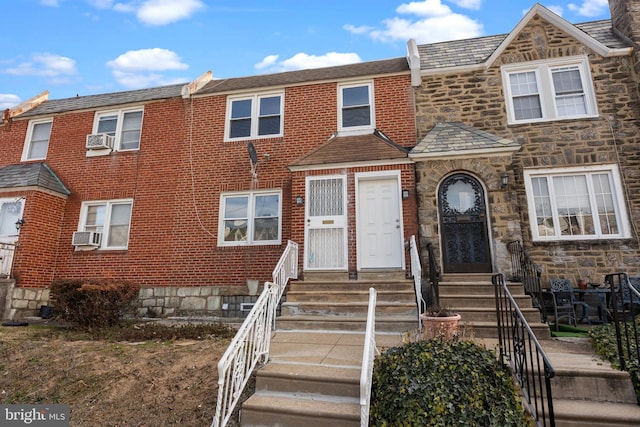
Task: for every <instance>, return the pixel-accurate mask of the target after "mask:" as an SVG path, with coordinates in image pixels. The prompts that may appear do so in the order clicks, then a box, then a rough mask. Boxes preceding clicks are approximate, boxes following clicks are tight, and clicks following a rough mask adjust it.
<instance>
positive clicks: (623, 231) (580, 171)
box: [523, 164, 631, 242]
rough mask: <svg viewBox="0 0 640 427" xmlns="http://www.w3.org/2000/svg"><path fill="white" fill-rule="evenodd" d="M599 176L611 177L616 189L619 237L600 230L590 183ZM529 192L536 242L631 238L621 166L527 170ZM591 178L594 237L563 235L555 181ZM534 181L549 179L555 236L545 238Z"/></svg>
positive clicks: (526, 186)
mask: <svg viewBox="0 0 640 427" xmlns="http://www.w3.org/2000/svg"><path fill="white" fill-rule="evenodd" d="M596 174H607V175H608V176H609V180H610V184H611V187H612V197H613V205H614V206H613V207H614V209H615V218H616V222H617V226H618V233H617V234H602V233H601V232H600V230H601V227H599V224H600V223H599V218H598V215H597V208H596V205H595V200H594V189H593V181H592V179H589V176H592V175H596ZM523 175H524V182H525V189H526V194H527V204H528V212H529V222H530V226H531V236H532V239H533V241H538V242H544V241H584V240H603V239H620V238H629V237H630V236H631V235H630V226H629V219H628V217H627V209H626V205H625V199H624V194H623V191H622V189H623V186H622V180H621V178H620V172H619V171H618V167H617V165H614V164H609V165H593V166H579V167H564V168H551V169H525V170H524V172H523ZM580 175H584V176H587V180H586V181H587V190H588V192H589V194H588V196H589V204H590V209H591V218H592V220H593V228H594V234H589V235H583V234H576V235H562V232H561V230H560V219H559V215H558V208H557V205H556V199H555V189H554V186H553V180H552V178H554V177H559V176H580ZM533 178H547V184H548V186H549V198H550V209H551V214H552V218H553V225H552V227H553V228H549V229H546V232H550V231H551V230H553V233H554V235H551V236H548V235H541V233H540V225H539V224H538V218H537V215H536V206H535V200H534V192H533V184H532V179H533Z"/></svg>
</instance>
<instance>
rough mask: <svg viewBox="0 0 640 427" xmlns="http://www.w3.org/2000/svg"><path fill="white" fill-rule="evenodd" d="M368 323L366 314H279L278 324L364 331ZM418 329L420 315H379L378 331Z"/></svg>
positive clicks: (289, 327) (292, 328)
mask: <svg viewBox="0 0 640 427" xmlns="http://www.w3.org/2000/svg"><path fill="white" fill-rule="evenodd" d="M366 324H367V318H366V316H353V317H345V316H309V315H306V316H302V315H296V316H279V317H278V318H277V319H276V326H277V328H278V329H280V330H284V331H295V330H307V331H308V330H320V331H322V330H324V331H357V332H364V330H365V327H366ZM417 329H418V316H417V315H414V316H393V317H377V318H376V331H378V332H399V333H404V332H413V331H415V330H417Z"/></svg>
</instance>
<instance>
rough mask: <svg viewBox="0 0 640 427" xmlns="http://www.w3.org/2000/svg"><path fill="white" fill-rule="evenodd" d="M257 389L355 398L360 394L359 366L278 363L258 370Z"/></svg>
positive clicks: (272, 363)
mask: <svg viewBox="0 0 640 427" xmlns="http://www.w3.org/2000/svg"><path fill="white" fill-rule="evenodd" d="M256 390H260V391H261V392H266V391H268V392H274V393H292V394H301V393H302V394H318V395H329V396H342V397H355V396H359V394H360V367H359V366H350V367H347V366H344V367H342V366H326V365H316V364H309V363H292V362H277V361H275V362H271V363H269V364H267V365H266V366H265V367H263V368H262V369H260V370H259V371H258V375H257V377H256Z"/></svg>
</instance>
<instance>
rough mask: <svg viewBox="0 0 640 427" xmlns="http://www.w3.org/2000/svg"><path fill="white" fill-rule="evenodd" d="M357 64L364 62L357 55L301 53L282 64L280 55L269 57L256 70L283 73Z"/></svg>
mask: <svg viewBox="0 0 640 427" xmlns="http://www.w3.org/2000/svg"><path fill="white" fill-rule="evenodd" d="M356 62H362V59H361V58H360V56H358V55H357V54H355V53H338V52H329V53H326V54H324V55H320V56H318V55H309V54H306V53H302V52H300V53H296V54H295V55H293V56H292V57H291V58H289V59H285V60H284V61H280V62H278V55H269V56H267V57H265V58H264V59H263V60H262V61H261V62H260V63H258V64H256V65H255V68H257V69H268V71H269V72H282V71H292V70H304V69H309V68H322V67H332V66H334V65H345V64H353V63H356Z"/></svg>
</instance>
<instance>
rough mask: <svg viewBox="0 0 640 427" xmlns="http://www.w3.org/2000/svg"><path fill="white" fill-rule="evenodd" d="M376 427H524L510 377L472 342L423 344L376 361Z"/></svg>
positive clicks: (373, 410) (405, 347) (372, 414)
mask: <svg viewBox="0 0 640 427" xmlns="http://www.w3.org/2000/svg"><path fill="white" fill-rule="evenodd" d="M370 425H372V426H384V427H386V426H403V427H405V426H433V427H437V426H442V427H450V426H496V427H498V426H499V427H505V426H526V425H529V420H528V419H527V418H526V417H525V415H524V413H523V410H522V406H521V405H520V400H519V397H518V394H517V391H516V390H515V388H514V386H513V382H512V378H511V375H510V374H509V372H508V371H507V370H506V368H505V367H503V366H502V365H501V364H500V363H498V361H497V359H496V355H495V354H494V353H493V352H491V351H489V350H487V349H485V348H483V347H479V346H478V345H476V344H475V343H473V342H471V341H445V340H441V339H434V340H424V341H418V342H412V343H408V344H405V345H403V346H401V347H393V348H390V349H388V350H387V351H385V352H384V353H383V354H381V355H380V356H379V357H377V358H376V360H375V365H374V372H373V386H372V397H371V410H370Z"/></svg>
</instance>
